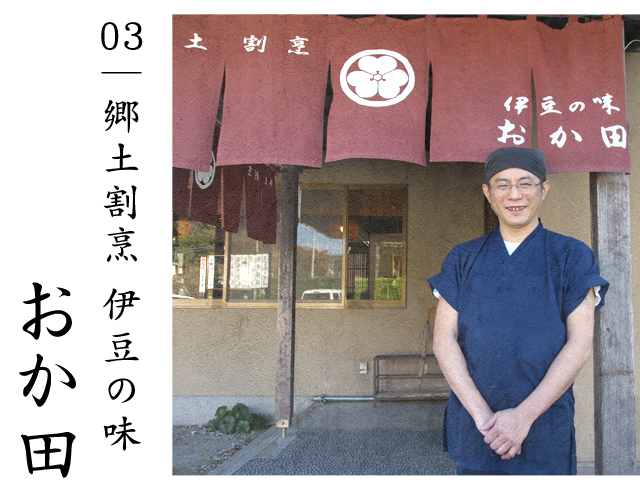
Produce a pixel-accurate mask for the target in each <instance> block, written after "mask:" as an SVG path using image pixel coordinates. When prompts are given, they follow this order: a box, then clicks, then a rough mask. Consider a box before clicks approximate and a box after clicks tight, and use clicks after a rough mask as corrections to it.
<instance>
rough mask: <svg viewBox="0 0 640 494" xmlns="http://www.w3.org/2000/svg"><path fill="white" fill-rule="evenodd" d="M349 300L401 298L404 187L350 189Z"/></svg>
mask: <svg viewBox="0 0 640 494" xmlns="http://www.w3.org/2000/svg"><path fill="white" fill-rule="evenodd" d="M348 197H349V199H348V208H347V214H348V217H349V221H348V229H349V230H348V236H349V244H348V248H347V251H348V253H347V300H402V292H403V290H402V287H403V283H402V275H403V273H402V269H403V266H404V235H403V228H404V216H405V204H406V191H405V189H353V188H349V190H348Z"/></svg>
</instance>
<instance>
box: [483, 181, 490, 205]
mask: <svg viewBox="0 0 640 494" xmlns="http://www.w3.org/2000/svg"><path fill="white" fill-rule="evenodd" d="M482 192H484V196H485V197H486V198H487V201H489V203H491V196H490V194H489V186H488V185H487V184H482Z"/></svg>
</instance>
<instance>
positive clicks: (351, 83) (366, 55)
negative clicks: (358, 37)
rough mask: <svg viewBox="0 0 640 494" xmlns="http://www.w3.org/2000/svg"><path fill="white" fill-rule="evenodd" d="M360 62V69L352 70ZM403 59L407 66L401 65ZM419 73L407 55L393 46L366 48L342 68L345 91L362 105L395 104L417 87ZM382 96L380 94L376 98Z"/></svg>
mask: <svg viewBox="0 0 640 494" xmlns="http://www.w3.org/2000/svg"><path fill="white" fill-rule="evenodd" d="M356 63H357V68H358V69H359V70H352V71H351V72H349V70H350V69H351V68H352V66H353V65H355V64H356ZM399 63H401V64H402V65H403V66H404V70H403V69H402V68H400V67H399V66H398V65H399ZM414 86H415V74H414V72H413V67H411V64H410V63H409V60H407V59H406V58H405V57H404V56H403V55H401V54H400V53H398V52H395V51H391V50H364V51H361V52H359V53H356V54H355V55H353V56H352V57H350V58H349V59H348V60H347V61H346V62H345V63H344V65H343V66H342V70H341V71H340V87H341V88H342V91H343V92H344V94H345V95H346V96H347V97H348V98H349V99H351V100H352V101H355V102H356V103H358V104H359V105H362V106H371V107H383V106H391V105H395V104H396V103H399V102H400V101H402V100H404V99H405V98H406V97H407V96H408V95H409V94H410V93H411V91H413V88H414ZM375 96H379V97H380V98H375V99H370V98H374V97H375Z"/></svg>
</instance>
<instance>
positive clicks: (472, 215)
mask: <svg viewBox="0 0 640 494" xmlns="http://www.w3.org/2000/svg"><path fill="white" fill-rule="evenodd" d="M626 63H627V92H628V94H627V110H628V117H629V125H630V129H629V137H630V151H631V159H632V174H631V180H630V183H631V214H632V217H631V218H632V238H633V241H634V244H633V247H634V248H633V254H634V256H633V266H632V268H633V270H634V272H635V273H640V265H639V264H638V263H639V261H638V259H640V240H638V239H640V231H639V228H640V220H639V219H638V216H639V214H640V180H638V179H637V175H638V173H640V139H638V137H637V136H638V135H639V134H640V54H638V53H629V54H627V58H626ZM300 180H301V182H302V183H316V184H320V183H338V184H362V183H379V184H387V183H388V184H408V187H409V189H408V190H409V194H408V196H409V212H408V246H407V273H408V277H407V307H406V308H394V309H298V311H297V313H296V350H295V351H296V354H295V362H296V366H295V389H296V395H297V396H316V395H318V394H326V395H367V396H370V395H371V393H372V389H373V380H372V373H371V365H372V362H373V357H374V356H375V355H378V354H394V353H398V354H403V353H416V352H418V351H419V350H420V349H421V345H422V331H423V328H424V324H425V320H426V315H427V309H428V308H429V307H430V306H432V305H435V303H436V300H435V299H434V298H433V296H432V295H431V294H430V293H429V289H428V284H427V282H426V279H427V278H428V277H429V276H432V275H434V274H436V273H437V272H439V270H440V264H441V263H442V260H443V259H444V256H445V255H446V254H447V253H448V252H449V250H450V249H451V247H453V246H454V245H455V244H457V243H459V242H463V241H465V240H469V239H471V238H474V237H476V236H479V235H482V233H483V215H482V207H483V202H482V192H481V189H480V183H481V182H482V180H483V173H482V165H479V164H468V163H453V164H451V163H431V164H429V166H428V167H427V168H423V167H420V166H418V165H413V164H407V163H399V162H394V163H393V164H390V163H389V162H379V161H375V160H353V161H350V160H345V161H343V162H338V163H332V164H328V165H326V166H325V167H324V168H323V169H321V170H305V172H304V173H303V174H302V175H301V177H300ZM365 180H366V181H365ZM549 180H550V181H551V184H552V186H551V191H550V193H549V195H548V196H547V199H546V201H545V203H544V206H543V209H542V212H541V218H542V221H543V223H544V226H545V227H546V228H548V229H550V230H554V231H557V232H559V233H562V234H565V235H570V236H573V237H576V238H578V239H580V240H582V241H584V242H586V243H587V244H590V212H589V211H590V203H589V176H588V174H587V173H569V174H555V175H550V176H549ZM610 281H611V280H610ZM634 306H635V307H636V308H637V307H640V275H636V277H635V279H634ZM639 313H640V310H638V309H636V311H635V318H634V323H635V324H634V326H635V328H636V330H635V333H636V337H635V342H636V353H635V355H636V369H638V368H640V366H639V365H638V357H637V356H638V351H637V346H638V330H637V328H638V327H640V321H639V320H638V317H640V316H639V315H638V314H639ZM173 314H174V322H173V324H174V360H173V375H174V395H176V396H230V397H231V396H234V397H235V396H260V397H263V396H273V394H274V391H275V361H276V338H275V322H276V320H275V318H276V312H275V309H174V311H173ZM361 361H363V362H368V363H369V367H370V372H369V373H368V374H365V375H362V374H360V373H359V369H358V367H359V363H360V362H361ZM575 394H576V402H577V406H576V432H577V445H578V460H579V461H582V462H584V461H586V462H588V461H593V459H594V449H593V448H594V444H593V367H592V364H591V361H589V363H588V364H587V365H586V366H585V368H584V369H583V371H582V372H581V374H580V376H579V377H578V379H577V381H576V384H575ZM638 396H640V379H638V378H636V408H637V409H639V410H640V406H639V403H638ZM636 424H637V425H636V428H637V430H638V431H639V434H640V423H639V422H638V414H636Z"/></svg>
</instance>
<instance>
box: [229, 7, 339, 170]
mask: <svg viewBox="0 0 640 494" xmlns="http://www.w3.org/2000/svg"><path fill="white" fill-rule="evenodd" d="M326 20H327V17H326V16H295V15H288V16H285V15H237V16H227V17H226V21H227V25H226V32H227V35H226V37H225V39H224V57H225V94H224V106H223V124H222V131H221V136H220V146H219V148H218V156H217V158H218V164H219V165H221V166H225V165H237V164H252V163H271V164H289V165H300V166H310V167H320V166H322V142H323V122H324V119H323V116H324V103H325V94H326V85H327V84H326V83H327V73H328V61H327V58H326V56H325V53H324V42H325V39H324V37H325V34H324V30H325V28H326Z"/></svg>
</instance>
